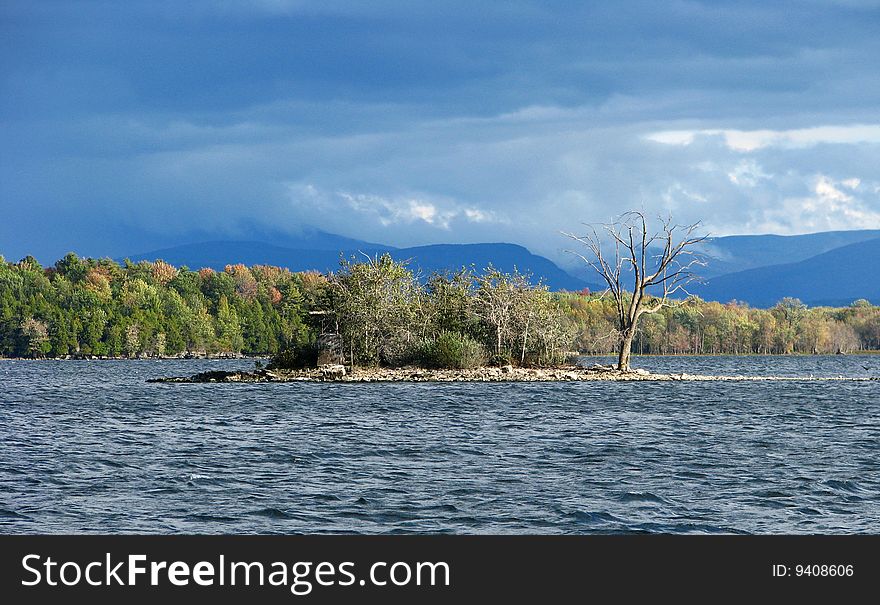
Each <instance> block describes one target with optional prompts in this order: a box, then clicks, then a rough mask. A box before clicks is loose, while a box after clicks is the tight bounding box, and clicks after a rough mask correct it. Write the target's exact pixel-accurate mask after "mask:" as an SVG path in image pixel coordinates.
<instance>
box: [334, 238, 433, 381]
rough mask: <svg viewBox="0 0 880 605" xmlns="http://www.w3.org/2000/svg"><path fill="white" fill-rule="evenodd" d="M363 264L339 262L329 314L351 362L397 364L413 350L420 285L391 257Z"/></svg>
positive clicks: (404, 265)
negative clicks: (332, 314) (333, 316)
mask: <svg viewBox="0 0 880 605" xmlns="http://www.w3.org/2000/svg"><path fill="white" fill-rule="evenodd" d="M364 257H365V258H366V262H362V263H355V262H352V261H349V260H346V259H342V260H341V261H340V271H339V273H337V274H336V275H334V276H333V279H332V282H331V283H332V302H331V305H332V311H333V313H334V314H335V317H336V320H337V321H338V323H339V332H340V334H341V335H342V339H343V343H344V348H345V351H346V352H347V353H349V355H350V356H351V358H352V359H351V361H352V363H355V362H360V363H363V364H366V365H374V364H377V363H380V362H381V363H386V364H389V365H396V364H397V363H399V362H400V361H402V360H404V358H405V357H406V356H407V355H408V354H409V353H410V352H411V351H412V349H413V348H414V346H415V344H416V342H415V340H416V339H415V336H416V330H417V322H416V319H417V318H416V315H415V309H416V305H415V304H414V303H415V301H416V299H417V297H419V296H420V294H421V287H420V284H419V282H418V280H416V278H415V276H414V275H413V273H412V271H410V270H409V269H408V268H407V266H406V263H405V262H397V261H395V260H394V259H393V258H391V255H389V254H387V253H386V254H383V255H382V256H377V257H370V256H367V255H364Z"/></svg>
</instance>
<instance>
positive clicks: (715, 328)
mask: <svg viewBox="0 0 880 605" xmlns="http://www.w3.org/2000/svg"><path fill="white" fill-rule="evenodd" d="M559 297H560V302H561V304H562V305H563V308H564V310H565V315H566V317H567V318H568V319H569V320H570V321H571V322H573V323H574V325H575V330H574V331H575V333H576V340H575V343H574V346H575V348H576V349H578V350H580V351H583V352H585V353H591V354H606V353H611V352H613V351H615V350H616V346H617V340H616V334H617V308H616V305H615V303H614V300H613V298H612V297H610V296H603V295H583V294H571V293H561V294H560V295H559ZM632 347H633V352H634V353H637V354H650V355H675V354H690V355H701V354H734V355H741V354H791V353H804V354H820V353H825V354H827V353H832V354H833V353H851V352H854V351H860V350H872V351H876V350H880V307H877V306H874V305H872V304H871V303H870V302H868V301H867V300H857V301H854V302H853V303H852V304H851V305H850V306H848V307H840V308H833V307H807V305H805V304H803V303H802V302H801V301H800V300H798V299H796V298H785V299H783V300H781V301H779V302H778V303H777V304H776V305H775V306H773V307H772V308H770V309H755V308H752V307H750V306H749V305H747V304H745V303H738V302H736V301H732V302H728V303H725V304H722V303H718V302H707V301H703V300H700V299H698V298H690V299H688V300H687V302H686V303H685V304H682V305H679V306H675V307H665V308H663V309H661V310H659V311H658V312H657V313H653V314H650V315H646V316H645V317H643V318H642V321H641V322H640V323H639V325H638V328H637V329H636V331H635V335H634V338H633V345H632Z"/></svg>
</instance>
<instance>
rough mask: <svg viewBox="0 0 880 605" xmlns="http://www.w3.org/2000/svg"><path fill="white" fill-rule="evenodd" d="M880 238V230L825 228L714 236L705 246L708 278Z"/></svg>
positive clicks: (777, 263) (784, 261)
mask: <svg viewBox="0 0 880 605" xmlns="http://www.w3.org/2000/svg"><path fill="white" fill-rule="evenodd" d="M878 237H880V230H868V229H864V230H859V231H825V232H821V233H808V234H805V235H730V236H726V237H713V238H711V239H709V240H707V241H706V242H704V244H703V246H702V249H703V252H704V254H705V257H706V260H707V262H708V264H707V266H706V267H704V268H701V271H700V272H701V274H702V275H704V276H706V277H712V276H716V275H723V274H726V273H735V272H738V271H744V270H746V269H755V268H757V267H766V266H769V265H779V264H789V263H797V262H800V261H802V260H806V259H808V258H810V257H813V256H816V255H817V254H822V253H824V252H828V251H830V250H834V249H835V248H840V247H841V246H848V245H849V244H855V243H858V242H864V241H867V240H871V239H875V238H878Z"/></svg>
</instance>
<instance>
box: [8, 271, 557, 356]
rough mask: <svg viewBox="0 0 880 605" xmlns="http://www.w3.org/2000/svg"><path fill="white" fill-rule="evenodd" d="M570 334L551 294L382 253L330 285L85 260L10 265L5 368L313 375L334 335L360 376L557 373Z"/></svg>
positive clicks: (281, 275) (301, 277) (274, 275)
mask: <svg viewBox="0 0 880 605" xmlns="http://www.w3.org/2000/svg"><path fill="white" fill-rule="evenodd" d="M328 324H329V325H328ZM567 327H568V323H567V322H566V321H565V317H564V316H563V314H562V311H561V306H560V304H559V301H558V299H557V297H556V296H555V295H553V294H552V293H550V292H549V291H548V289H547V288H546V287H545V286H543V285H540V284H538V285H533V284H532V283H530V280H529V277H528V276H526V275H522V274H520V273H518V272H517V271H514V272H513V273H504V272H501V271H498V270H497V269H494V268H492V267H488V268H486V269H485V270H484V271H481V272H477V271H475V270H474V269H473V268H471V269H466V268H465V269H462V270H461V271H458V272H447V273H440V274H433V275H430V276H427V277H424V276H421V275H417V274H415V273H414V272H413V271H412V270H411V269H410V268H409V267H408V266H407V264H406V263H401V262H397V261H394V260H393V259H392V258H391V257H390V256H389V255H383V256H381V257H372V258H370V257H366V259H365V260H364V261H363V262H355V261H354V260H353V259H343V260H342V261H341V263H340V269H339V271H338V272H335V273H332V274H330V275H322V274H320V273H317V272H304V273H293V272H290V271H288V270H286V269H281V268H278V267H270V266H264V265H255V266H253V267H246V266H244V265H241V264H237V265H227V266H226V267H225V270H223V271H214V270H212V269H199V270H198V271H193V270H190V269H189V268H187V267H179V268H178V267H173V266H171V265H169V264H168V263H165V262H163V261H161V260H157V261H155V262H146V261H144V262H138V263H131V262H128V261H126V262H125V263H123V264H121V265H120V264H118V263H116V262H114V261H112V260H109V259H97V260H96V259H91V258H85V259H83V258H79V257H77V256H76V255H75V254H68V255H67V256H65V257H64V258H63V259H61V260H59V261H58V262H56V263H55V265H54V266H52V267H47V268H44V267H42V266H41V265H40V263H39V262H37V261H36V260H35V259H34V258H32V257H27V258H25V259H23V260H21V261H20V262H18V263H9V262H6V261H5V260H3V259H2V257H0V355H3V356H7V357H13V356H14V357H46V356H50V357H65V356H85V357H92V356H98V357H101V356H108V357H150V356H168V355H181V354H212V353H213V354H222V353H228V354H238V353H244V354H249V355H275V356H276V357H278V358H284V359H288V360H291V361H292V362H300V363H308V362H310V361H311V362H313V361H314V357H315V356H316V352H315V347H316V342H317V339H318V337H319V336H320V334H321V333H322V332H332V333H338V334H339V335H340V338H341V340H342V349H343V351H344V352H345V353H346V356H347V360H348V361H352V360H353V361H354V363H356V364H359V365H377V364H381V365H390V366H399V365H406V364H426V365H439V366H452V367H465V366H476V365H482V364H484V363H520V364H536V365H550V364H553V363H557V362H558V361H559V360H560V359H561V356H562V355H563V354H564V352H565V351H566V349H567V347H569V346H570V343H571V341H572V335H571V333H570V332H569V331H567V330H566V328H567Z"/></svg>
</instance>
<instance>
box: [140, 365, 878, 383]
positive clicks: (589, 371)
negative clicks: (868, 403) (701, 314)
mask: <svg viewBox="0 0 880 605" xmlns="http://www.w3.org/2000/svg"><path fill="white" fill-rule="evenodd" d="M804 380H811V381H813V380H818V381H852V382H865V381H878V380H880V377H847V376H819V377H815V376H809V377H801V376H714V375H705V374H686V373H681V374H658V373H652V372H648V371H647V370H642V369H636V370H618V369H617V368H615V367H614V366H612V365H599V364H597V365H593V366H589V367H584V366H578V365H566V366H559V367H553V368H521V367H513V366H502V367H480V368H471V369H457V370H454V369H429V368H419V367H404V368H379V367H374V368H355V369H354V370H348V369H346V368H345V366H342V365H327V366H322V367H318V368H307V369H300V370H283V369H269V368H265V369H257V370H254V371H253V372H242V371H217V370H215V371H209V372H200V373H198V374H194V375H192V376H181V377H169V378H152V379H150V380H148V381H147V382H172V383H205V382H229V383H255V382H344V383H364V382H578V381H617V382H631V381H701V382H706V381H747V382H765V381H768V382H784V381H804Z"/></svg>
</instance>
